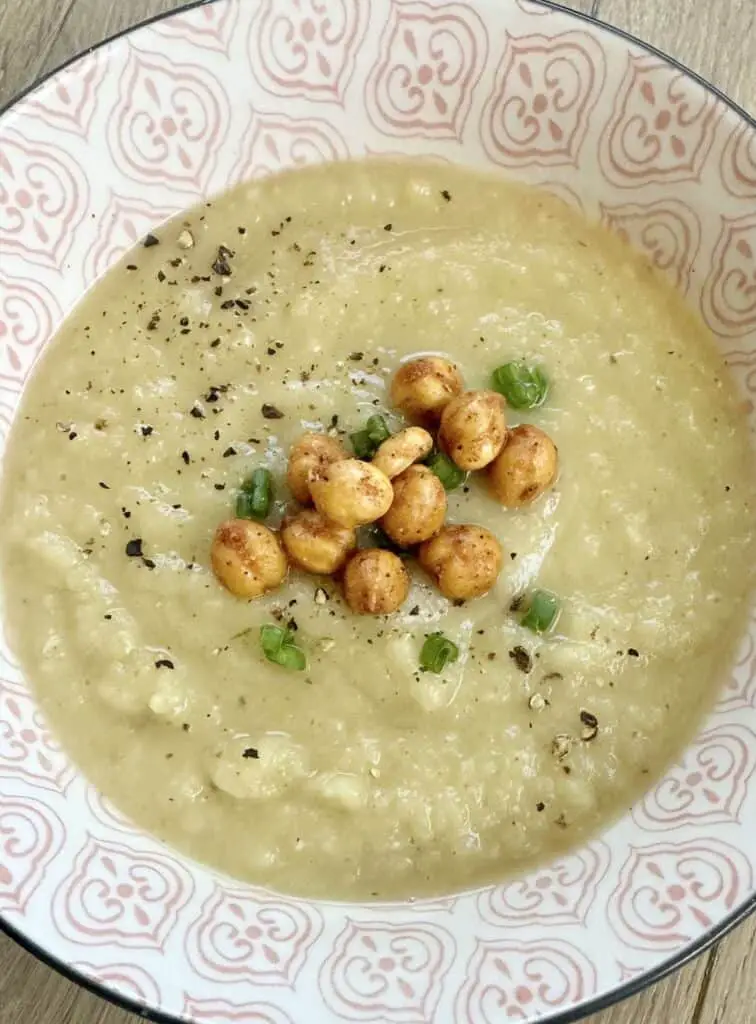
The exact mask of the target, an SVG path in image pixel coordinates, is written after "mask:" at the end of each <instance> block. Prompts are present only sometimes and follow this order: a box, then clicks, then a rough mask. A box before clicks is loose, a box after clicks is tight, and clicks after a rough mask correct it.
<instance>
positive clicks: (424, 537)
mask: <svg viewBox="0 0 756 1024" xmlns="http://www.w3.org/2000/svg"><path fill="white" fill-rule="evenodd" d="M391 398H392V401H393V403H394V405H395V406H396V407H397V408H398V409H399V410H401V412H402V413H403V414H404V416H405V417H406V419H407V420H408V421H410V423H411V424H412V425H411V426H408V427H405V428H404V429H402V430H400V431H399V432H398V433H396V434H393V435H390V436H386V435H387V434H388V431H386V433H385V434H384V439H383V440H382V441H381V442H380V443H379V444H378V445H377V446H376V449H375V450H374V451H373V452H372V458H371V459H370V461H367V459H365V458H355V457H353V456H351V455H350V454H349V452H347V451H346V449H345V448H344V446H343V445H342V443H341V442H340V441H339V440H337V439H336V438H333V437H331V436H329V435H327V434H317V433H307V434H303V436H302V437H301V438H300V439H299V441H297V443H296V444H295V445H293V446H292V448H291V451H290V453H289V464H288V470H287V481H288V484H289V489H290V490H291V493H292V495H293V496H294V498H295V499H296V501H297V502H298V503H299V505H300V506H304V507H300V508H298V509H297V510H295V511H292V512H291V513H290V514H289V515H287V516H286V517H285V518H284V520H283V522H282V524H281V529H280V531H279V533H276V532H274V531H273V530H271V529H269V528H268V527H267V526H264V525H263V524H262V523H260V522H255V521H254V520H251V519H241V518H237V519H231V520H228V521H226V522H224V523H221V525H220V526H219V527H218V529H217V531H216V533H215V537H214V540H213V544H212V550H211V562H212V567H213V571H214V572H215V575H216V576H217V578H218V580H219V581H220V582H221V583H222V584H223V585H224V586H225V587H226V588H227V589H228V590H229V591H230V592H231V593H232V594H235V595H236V596H237V597H242V598H246V599H252V598H256V597H260V596H261V595H262V594H265V593H267V592H268V591H270V590H274V589H275V588H276V587H278V586H280V585H281V583H283V581H284V579H285V578H286V574H287V571H288V567H289V566H292V567H294V568H296V569H299V570H302V571H304V572H309V573H314V574H317V575H330V576H335V575H338V576H340V578H341V582H342V587H343V592H344V598H345V600H346V602H347V604H348V606H349V608H350V609H351V610H352V611H353V612H355V613H356V614H360V615H389V614H391V613H392V612H395V611H396V610H397V609H398V608H400V607H401V605H402V604H403V603H404V601H405V600H406V598H407V595H408V593H409V586H410V577H409V573H408V572H407V569H406V567H405V564H404V561H403V559H402V558H401V557H400V555H399V554H397V553H396V552H394V551H391V550H388V549H386V548H383V547H367V548H362V549H359V550H358V545H357V529H358V528H359V527H364V526H369V525H371V524H378V526H380V528H381V529H382V530H383V532H384V534H385V535H386V537H387V538H388V539H389V541H390V542H391V543H393V544H394V545H395V546H396V548H397V549H402V551H406V552H409V551H410V550H411V549H413V550H414V551H415V553H416V555H417V560H418V562H419V564H420V566H421V567H422V568H423V569H424V570H425V572H426V573H427V574H428V576H429V577H430V578H431V579H432V580H433V582H434V583H435V584H436V586H437V587H438V589H439V590H440V591H441V593H442V594H443V595H444V596H445V597H447V598H449V599H450V600H455V601H464V600H468V599H470V598H474V597H480V596H481V595H483V594H485V593H487V592H488V591H489V590H490V589H491V587H492V586H493V585H494V583H495V582H496V579H497V577H498V575H499V572H500V571H501V565H502V550H501V545H500V544H499V541H498V540H497V539H496V537H495V536H494V535H493V534H492V533H491V532H490V531H489V530H486V529H484V528H483V527H481V526H476V525H472V524H458V525H453V526H446V525H444V524H445V519H446V511H447V500H446V489H445V485H444V481H443V475H442V474H441V473H438V472H437V471H434V469H432V468H430V467H429V466H428V465H424V464H423V460H424V459H426V458H428V457H429V456H430V455H431V453H432V452H433V450H434V443H435V445H437V447H438V449H439V450H440V452H442V453H443V454H444V455H445V456H446V457H447V459H449V460H451V463H453V465H454V466H455V467H457V468H458V469H459V470H462V471H464V472H465V473H467V472H472V471H476V470H485V472H486V475H487V480H488V487H489V490H490V493H491V494H492V496H493V497H494V498H496V499H497V500H498V501H499V502H500V503H501V504H502V505H504V506H505V507H507V508H522V507H523V506H525V505H528V504H530V503H531V502H533V501H535V500H536V498H538V497H539V496H540V495H541V494H543V493H544V492H545V491H546V490H547V489H548V488H549V487H551V485H552V484H553V482H554V480H555V479H556V475H557V449H556V447H555V445H554V443H553V441H552V440H551V438H550V437H549V436H548V435H547V434H546V433H544V431H542V430H540V429H539V428H538V427H535V426H531V425H529V424H521V425H520V426H517V427H514V428H513V429H511V430H510V429H508V428H507V420H506V406H507V403H506V401H505V399H504V398H503V397H502V395H501V394H499V393H498V392H497V391H487V390H477V391H465V390H464V383H463V380H462V377H461V374H460V372H459V370H458V369H457V367H456V366H454V364H453V363H451V362H449V360H447V359H443V358H441V357H439V356H425V357H423V358H420V359H415V360H413V361H412V362H409V363H405V364H404V365H403V366H401V367H400V369H399V370H398V371H397V373H396V374H395V375H394V379H393V381H392V384H391ZM432 432H435V442H434V436H433V433H432ZM431 464H432V461H431ZM455 472H456V470H455Z"/></svg>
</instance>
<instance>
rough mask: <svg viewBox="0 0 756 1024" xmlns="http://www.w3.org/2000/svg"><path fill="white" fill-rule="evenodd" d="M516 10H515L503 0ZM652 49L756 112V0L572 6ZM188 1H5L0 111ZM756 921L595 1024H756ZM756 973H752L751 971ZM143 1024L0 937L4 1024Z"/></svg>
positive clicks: (630, 0) (602, 0)
mask: <svg viewBox="0 0 756 1024" xmlns="http://www.w3.org/2000/svg"><path fill="white" fill-rule="evenodd" d="M502 2H503V3H509V2H511V0H502ZM565 2H566V3H567V6H570V7H574V8H576V9H578V10H582V11H585V12H587V13H590V14H593V15H594V16H596V17H598V18H600V19H602V20H603V21H607V22H609V23H610V24H613V25H617V26H620V27H621V28H624V29H627V30H628V31H630V32H632V33H634V34H635V35H638V36H640V37H641V38H642V39H646V40H648V41H649V42H651V43H654V44H655V45H656V46H658V47H659V48H660V49H662V50H665V51H666V52H667V53H670V54H672V55H674V56H675V57H677V58H679V59H680V60H681V61H682V62H683V63H685V64H687V65H688V66H689V67H691V68H693V69H694V70H696V71H699V72H700V73H701V74H702V75H704V76H705V77H706V78H707V79H709V80H710V81H712V82H714V83H715V84H716V85H718V86H719V87H720V88H721V89H723V90H724V92H726V93H727V94H728V95H730V96H731V97H732V98H733V99H734V100H736V101H737V102H738V103H740V104H741V105H742V106H743V107H745V108H746V110H750V111H756V74H755V73H754V66H756V0H711V2H706V0H565ZM182 5H183V0H114V2H111V0H33V2H19V0H0V105H2V104H3V103H4V102H6V100H7V99H9V98H10V97H11V96H12V95H13V94H14V93H16V92H18V91H19V90H20V89H23V88H24V87H25V86H26V85H27V84H28V83H30V82H31V81H33V80H34V79H35V78H36V77H38V76H39V75H42V74H44V73H45V72H47V71H49V70H50V69H51V68H54V67H56V66H57V65H58V64H60V63H61V62H63V61H64V60H66V59H68V58H69V57H71V56H72V55H73V54H76V53H78V52H79V51H81V50H83V49H85V48H86V47H88V46H91V45H93V44H94V43H96V42H98V41H99V40H100V39H102V38H104V37H106V36H109V35H111V34H112V33H114V32H118V31H120V30H122V29H124V28H127V27H128V26H129V25H132V24H136V23H137V22H139V21H142V20H143V19H144V18H147V17H149V16H150V15H154V14H158V13H159V12H161V11H168V10H172V9H176V8H178V7H181V6H182ZM755 953H756V917H754V918H752V919H751V921H750V922H748V923H746V924H745V925H743V927H742V928H740V929H739V930H738V931H737V932H736V933H735V934H734V935H731V936H730V937H729V938H727V939H725V940H724V941H723V942H722V943H721V944H720V945H718V946H717V947H716V948H714V949H713V950H711V951H710V952H709V953H707V954H705V955H704V956H701V957H699V958H698V960H696V961H695V962H694V963H693V964H692V965H690V966H689V967H687V968H686V969H685V970H683V971H680V972H678V974H676V975H675V976H673V977H672V978H670V979H668V980H667V981H665V982H662V983H661V984H659V985H657V986H656V987H655V988H654V989H652V990H650V991H647V992H645V993H643V994H642V995H641V996H638V997H636V998H635V999H631V1000H629V1001H628V1002H626V1003H624V1004H621V1005H620V1006H616V1007H614V1008H613V1009H611V1010H608V1011H606V1012H605V1013H602V1014H599V1015H598V1016H596V1017H593V1018H592V1019H591V1021H590V1022H589V1024H752V1022H753V1021H754V1020H756V1009H754V1006H755V1005H756V958H755V957H754V954H755ZM752 965H753V968H752ZM130 1022H133V1024H136V1018H134V1017H132V1016H131V1015H130V1014H127V1013H124V1012H123V1011H122V1010H117V1009H115V1008H114V1007H112V1006H109V1005H107V1004H106V1003H104V1002H102V1001H101V1000H99V999H97V998H96V997H95V996H92V995H89V994H88V993H86V992H84V991H82V990H80V989H78V988H77V987H76V986H75V985H73V984H71V983H70V982H68V981H66V980H64V979H63V978H61V977H59V976H58V975H57V974H55V973H54V972H53V971H51V970H50V969H49V968H47V967H45V966H43V965H42V964H40V963H38V962H37V961H36V960H34V958H33V957H31V956H30V955H29V954H28V953H26V952H24V951H23V950H21V949H19V948H18V947H16V946H15V945H14V944H13V943H12V942H11V941H10V940H9V939H6V938H4V937H2V936H0V1024H130Z"/></svg>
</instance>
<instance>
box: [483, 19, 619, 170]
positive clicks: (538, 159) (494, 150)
mask: <svg viewBox="0 0 756 1024" xmlns="http://www.w3.org/2000/svg"><path fill="white" fill-rule="evenodd" d="M603 82H604V56H603V53H602V51H601V47H599V46H597V45H596V43H595V42H594V40H593V39H592V38H591V36H590V35H589V34H588V33H584V32H569V33H565V34H564V35H558V36H553V37H546V36H543V35H537V36H522V37H519V38H516V37H514V36H508V37H507V46H506V50H505V52H504V56H503V58H502V60H501V63H500V64H499V68H498V71H497V73H496V85H495V87H494V91H493V93H492V94H491V96H490V98H489V100H488V103H487V104H486V107H485V110H484V112H483V121H482V124H481V134H482V138H483V145H484V146H485V148H486V153H487V154H488V156H489V157H490V159H491V160H492V161H493V162H494V163H497V164H502V165H503V166H505V167H520V166H523V165H531V166H532V165H535V166H549V167H554V166H560V165H564V164H567V165H572V166H575V165H577V163H578V160H579V158H580V152H581V148H582V145H583V142H584V140H585V138H586V135H587V133H588V129H589V126H590V118H591V112H592V110H593V108H594V107H595V106H596V102H597V100H598V97H599V95H600V92H601V88H602V85H603Z"/></svg>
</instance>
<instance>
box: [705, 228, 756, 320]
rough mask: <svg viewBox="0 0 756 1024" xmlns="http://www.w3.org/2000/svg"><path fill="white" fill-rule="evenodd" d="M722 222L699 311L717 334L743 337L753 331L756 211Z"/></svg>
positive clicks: (755, 296)
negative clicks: (755, 212)
mask: <svg viewBox="0 0 756 1024" xmlns="http://www.w3.org/2000/svg"><path fill="white" fill-rule="evenodd" d="M721 223H722V227H721V231H720V234H719V239H718V240H717V244H716V248H715V250H714V254H713V256H712V259H711V264H710V270H709V273H708V276H707V278H706V281H705V283H704V286H703V292H702V295H701V311H702V313H703V316H704V320H705V321H706V323H707V324H708V325H709V327H710V328H711V330H712V331H713V332H714V334H716V335H717V336H718V337H720V338H742V337H745V336H747V335H749V334H751V332H752V331H754V330H756V214H753V213H751V214H748V215H747V216H745V217H736V218H733V219H730V218H728V217H722V221H721Z"/></svg>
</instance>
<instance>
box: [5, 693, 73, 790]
mask: <svg viewBox="0 0 756 1024" xmlns="http://www.w3.org/2000/svg"><path fill="white" fill-rule="evenodd" d="M0 770H1V771H2V772H3V773H4V774H5V775H6V776H11V775H15V776H20V777H21V778H23V779H25V780H28V781H31V782H34V783H35V784H36V785H37V786H41V787H44V788H45V789H52V790H55V791H58V792H64V791H65V790H66V788H67V786H68V785H69V784H70V783H71V781H72V780H73V778H74V775H75V771H74V768H73V765H72V764H71V762H70V761H69V760H68V758H67V757H66V755H65V754H64V753H63V751H62V750H61V749H60V747H59V746H58V744H57V743H56V741H55V740H54V739H53V738H52V736H51V734H50V732H49V731H48V728H47V724H46V723H45V722H44V720H43V718H42V713H41V711H39V710H38V708H37V706H36V705H35V703H34V701H33V700H32V699H31V697H30V696H29V695H28V694H20V693H16V692H13V693H11V692H10V691H8V690H6V689H5V688H4V687H2V686H0Z"/></svg>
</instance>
